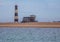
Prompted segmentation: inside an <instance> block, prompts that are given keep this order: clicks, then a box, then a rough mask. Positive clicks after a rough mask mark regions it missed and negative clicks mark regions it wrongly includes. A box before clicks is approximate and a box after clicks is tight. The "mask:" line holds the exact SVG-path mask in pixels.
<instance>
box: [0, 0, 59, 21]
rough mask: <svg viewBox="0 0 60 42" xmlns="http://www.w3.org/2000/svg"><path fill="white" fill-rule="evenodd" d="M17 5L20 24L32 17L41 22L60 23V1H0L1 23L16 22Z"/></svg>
mask: <svg viewBox="0 0 60 42" xmlns="http://www.w3.org/2000/svg"><path fill="white" fill-rule="evenodd" d="M15 4H17V5H18V15H19V22H20V21H22V19H23V17H26V16H30V15H36V20H37V21H39V22H52V21H60V0H0V22H14V12H15V10H14V8H15V7H14V6H15Z"/></svg>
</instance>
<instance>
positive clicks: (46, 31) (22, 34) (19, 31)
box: [0, 27, 60, 42]
mask: <svg viewBox="0 0 60 42" xmlns="http://www.w3.org/2000/svg"><path fill="white" fill-rule="evenodd" d="M0 42H60V28H1V27H0Z"/></svg>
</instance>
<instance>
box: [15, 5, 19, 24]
mask: <svg viewBox="0 0 60 42" xmlns="http://www.w3.org/2000/svg"><path fill="white" fill-rule="evenodd" d="M14 22H15V23H18V6H17V5H15V14H14Z"/></svg>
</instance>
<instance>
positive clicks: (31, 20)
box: [22, 15, 37, 23]
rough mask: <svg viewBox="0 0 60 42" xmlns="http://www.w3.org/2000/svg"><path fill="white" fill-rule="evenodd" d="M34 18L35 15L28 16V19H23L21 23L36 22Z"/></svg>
mask: <svg viewBox="0 0 60 42" xmlns="http://www.w3.org/2000/svg"><path fill="white" fill-rule="evenodd" d="M35 18H36V16H35V15H30V17H23V20H22V23H25V22H37V21H36V20H35Z"/></svg>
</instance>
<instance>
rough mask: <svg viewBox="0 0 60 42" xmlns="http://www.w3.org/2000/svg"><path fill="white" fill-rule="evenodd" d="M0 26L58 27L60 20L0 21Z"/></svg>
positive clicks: (59, 26)
mask: <svg viewBox="0 0 60 42" xmlns="http://www.w3.org/2000/svg"><path fill="white" fill-rule="evenodd" d="M0 27H21V28H60V22H29V23H0Z"/></svg>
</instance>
